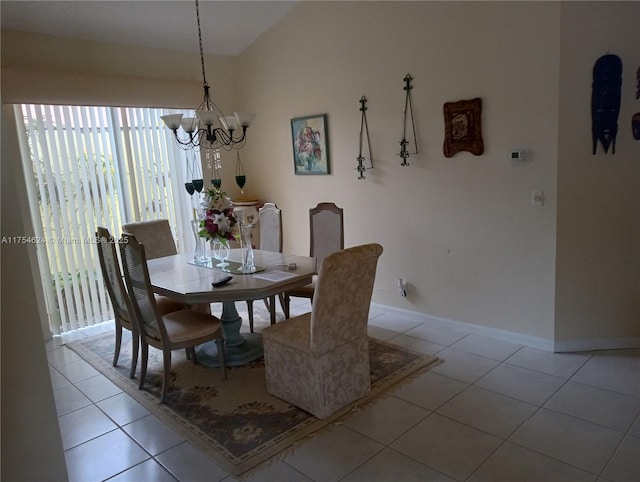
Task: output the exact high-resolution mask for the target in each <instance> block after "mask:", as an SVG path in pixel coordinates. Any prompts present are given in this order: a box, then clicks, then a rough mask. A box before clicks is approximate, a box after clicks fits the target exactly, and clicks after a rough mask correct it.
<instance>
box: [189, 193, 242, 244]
mask: <svg viewBox="0 0 640 482" xmlns="http://www.w3.org/2000/svg"><path fill="white" fill-rule="evenodd" d="M202 209H203V211H204V216H203V217H202V218H201V219H200V231H198V236H200V237H203V238H205V239H207V240H209V241H215V240H218V241H220V242H221V243H222V244H224V245H225V246H227V243H228V242H229V241H231V240H233V239H235V238H236V233H235V230H234V226H235V225H236V224H237V223H238V220H237V219H236V217H235V215H234V214H233V207H232V204H231V199H229V197H228V196H227V193H226V192H224V191H223V190H221V189H219V188H216V187H213V188H211V189H206V190H205V192H204V200H203V201H202Z"/></svg>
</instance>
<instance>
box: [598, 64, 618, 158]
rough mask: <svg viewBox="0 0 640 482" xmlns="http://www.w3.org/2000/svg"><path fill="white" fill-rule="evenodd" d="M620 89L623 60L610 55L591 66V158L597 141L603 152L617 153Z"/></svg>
mask: <svg viewBox="0 0 640 482" xmlns="http://www.w3.org/2000/svg"><path fill="white" fill-rule="evenodd" d="M621 86H622V60H620V57H618V56H617V55H613V54H607V55H603V56H602V57H600V58H599V59H598V60H596V63H595V65H594V66H593V84H592V93H591V136H592V140H593V154H595V153H596V148H597V145H598V141H600V142H601V143H602V147H603V148H604V152H605V153H608V152H609V146H611V153H612V154H615V153H616V135H617V134H618V115H619V114H620V89H621Z"/></svg>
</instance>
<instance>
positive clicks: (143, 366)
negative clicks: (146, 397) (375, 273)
mask: <svg viewBox="0 0 640 482" xmlns="http://www.w3.org/2000/svg"><path fill="white" fill-rule="evenodd" d="M140 345H141V348H142V360H141V361H140V383H139V384H138V388H139V389H141V390H142V387H143V386H144V379H145V378H146V377H147V363H148V362H149V345H148V344H147V343H145V342H144V341H142V340H141V341H140Z"/></svg>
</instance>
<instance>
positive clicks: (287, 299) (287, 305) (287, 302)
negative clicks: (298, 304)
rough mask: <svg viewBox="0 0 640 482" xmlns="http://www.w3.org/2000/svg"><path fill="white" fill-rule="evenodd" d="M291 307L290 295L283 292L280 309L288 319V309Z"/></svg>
mask: <svg viewBox="0 0 640 482" xmlns="http://www.w3.org/2000/svg"><path fill="white" fill-rule="evenodd" d="M290 308H291V297H290V296H289V294H288V293H285V294H284V306H283V307H282V311H284V317H285V318H286V319H289V309H290Z"/></svg>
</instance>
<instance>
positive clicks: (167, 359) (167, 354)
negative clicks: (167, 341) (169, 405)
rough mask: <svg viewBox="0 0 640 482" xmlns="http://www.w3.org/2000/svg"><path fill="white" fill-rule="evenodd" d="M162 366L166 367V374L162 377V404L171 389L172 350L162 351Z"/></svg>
mask: <svg viewBox="0 0 640 482" xmlns="http://www.w3.org/2000/svg"><path fill="white" fill-rule="evenodd" d="M162 364H163V366H164V373H163V375H162V392H160V393H161V395H160V403H164V401H165V398H166V396H167V391H168V389H169V377H170V376H171V350H162Z"/></svg>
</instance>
